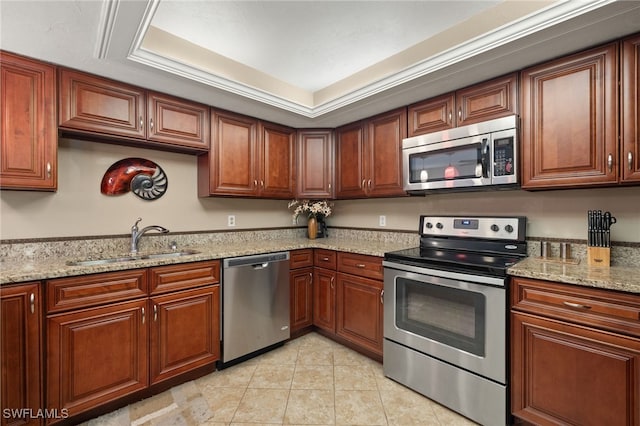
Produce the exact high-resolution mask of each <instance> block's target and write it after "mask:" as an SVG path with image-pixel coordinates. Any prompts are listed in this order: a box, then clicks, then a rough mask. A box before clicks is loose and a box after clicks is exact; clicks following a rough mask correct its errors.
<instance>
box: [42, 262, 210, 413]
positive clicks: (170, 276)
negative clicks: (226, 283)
mask: <svg viewBox="0 0 640 426" xmlns="http://www.w3.org/2000/svg"><path fill="white" fill-rule="evenodd" d="M219 277H220V264H219V261H208V262H193V263H183V264H177V265H168V266H158V267H153V268H148V269H132V270H126V271H118V272H107V273H100V274H91V275H84V276H74V277H67V278H57V279H53V280H48V281H47V282H46V292H47V294H46V295H47V322H46V334H47V373H46V375H47V376H46V377H47V384H46V389H47V394H46V395H47V401H46V402H47V405H46V406H47V407H48V408H51V409H57V410H63V409H65V410H66V412H67V413H68V415H69V416H76V415H78V414H80V413H83V412H86V411H88V410H91V409H96V408H98V407H100V406H101V405H104V404H107V403H112V402H115V401H117V400H119V399H122V398H124V397H126V396H130V395H133V394H141V392H142V391H145V390H147V389H148V388H150V386H153V385H155V384H157V383H160V382H163V381H165V380H168V379H170V378H176V377H177V376H179V375H182V374H184V373H187V372H189V371H193V370H194V369H196V368H200V367H203V366H206V365H213V364H214V363H215V361H216V360H217V359H219V355H220V352H219V351H220V340H219V336H220V328H219V327H220V322H219V321H220V288H219ZM54 422H55V421H52V423H54Z"/></svg>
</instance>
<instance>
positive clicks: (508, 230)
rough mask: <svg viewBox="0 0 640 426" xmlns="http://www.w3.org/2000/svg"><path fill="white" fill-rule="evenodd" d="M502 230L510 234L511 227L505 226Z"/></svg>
mask: <svg viewBox="0 0 640 426" xmlns="http://www.w3.org/2000/svg"><path fill="white" fill-rule="evenodd" d="M504 230H505V231H507V232H509V233H511V232H513V226H511V225H507V226H505V227H504Z"/></svg>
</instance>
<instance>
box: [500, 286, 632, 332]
mask: <svg viewBox="0 0 640 426" xmlns="http://www.w3.org/2000/svg"><path fill="white" fill-rule="evenodd" d="M511 305H512V308H513V309H514V310H518V311H523V312H529V313H533V314H537V315H544V316H548V317H551V318H557V319H561V320H565V321H571V322H574V323H578V324H583V325H590V326H595V327H598V328H601V329H605V330H611V331H616V332H619V333H624V334H628V335H632V336H640V296H638V295H634V294H627V293H620V292H615V291H610V290H601V289H594V288H587V287H580V286H574V285H570V284H560V283H554V282H549V281H540V280H532V279H526V278H514V279H513V282H512V292H511Z"/></svg>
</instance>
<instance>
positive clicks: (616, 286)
mask: <svg viewBox="0 0 640 426" xmlns="http://www.w3.org/2000/svg"><path fill="white" fill-rule="evenodd" d="M508 273H509V274H510V275H512V276H516V277H524V278H535V279H540V280H547V281H555V282H560V283H566V284H576V285H580V286H584V287H595V288H601V289H607V290H617V291H625V292H630V293H639V294H640V266H611V267H610V268H597V267H590V266H588V265H587V263H586V262H580V263H579V264H577V265H574V264H568V263H561V262H559V261H543V260H541V259H539V258H536V257H528V258H527V259H525V260H522V261H520V262H518V263H517V264H515V265H514V266H512V267H511V268H509V270H508Z"/></svg>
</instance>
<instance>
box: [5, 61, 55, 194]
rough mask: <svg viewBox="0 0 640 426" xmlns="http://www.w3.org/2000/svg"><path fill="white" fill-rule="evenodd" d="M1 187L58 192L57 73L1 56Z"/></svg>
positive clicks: (38, 63)
mask: <svg viewBox="0 0 640 426" xmlns="http://www.w3.org/2000/svg"><path fill="white" fill-rule="evenodd" d="M0 65H1V66H0V73H1V74H2V75H1V77H2V80H1V81H2V84H1V86H0V102H1V105H0V116H1V119H0V150H1V155H0V164H1V166H0V188H2V189H37V190H46V191H55V190H56V188H57V181H58V179H57V168H58V164H57V162H58V157H57V156H58V129H57V127H56V121H55V117H56V111H55V105H56V80H55V79H56V69H55V67H53V66H52V65H49V64H45V63H42V62H37V61H33V60H30V59H27V58H23V57H20V56H16V55H12V54H10V53H6V52H0Z"/></svg>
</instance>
